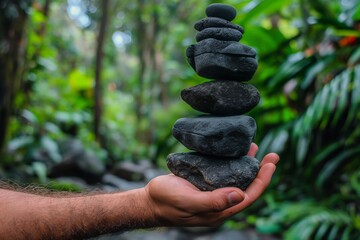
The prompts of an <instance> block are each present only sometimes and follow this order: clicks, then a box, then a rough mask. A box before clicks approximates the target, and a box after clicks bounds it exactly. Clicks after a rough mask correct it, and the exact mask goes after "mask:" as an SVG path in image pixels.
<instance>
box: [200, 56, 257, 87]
mask: <svg viewBox="0 0 360 240" xmlns="http://www.w3.org/2000/svg"><path fill="white" fill-rule="evenodd" d="M194 63H195V67H196V73H197V74H198V75H199V76H201V77H204V78H208V79H227V80H235V81H249V80H250V79H251V78H252V77H253V76H254V73H255V71H256V69H257V61H256V59H255V58H251V57H241V56H236V55H226V54H221V53H204V54H202V55H200V56H196V57H195V59H194Z"/></svg>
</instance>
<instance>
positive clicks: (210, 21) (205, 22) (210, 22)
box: [194, 17, 244, 33]
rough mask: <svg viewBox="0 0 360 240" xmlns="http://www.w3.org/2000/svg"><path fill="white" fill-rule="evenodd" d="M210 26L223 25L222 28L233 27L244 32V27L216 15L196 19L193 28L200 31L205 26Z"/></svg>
mask: <svg viewBox="0 0 360 240" xmlns="http://www.w3.org/2000/svg"><path fill="white" fill-rule="evenodd" d="M212 27H220V28H221V27H223V28H233V29H236V30H239V31H240V32H242V33H244V28H243V27H241V26H239V25H237V24H235V23H232V22H229V21H227V20H225V19H222V18H217V17H208V18H204V19H201V20H199V21H197V22H196V23H195V25H194V28H195V29H196V30H198V31H202V30H204V29H205V28H212Z"/></svg>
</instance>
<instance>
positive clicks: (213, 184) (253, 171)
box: [167, 153, 259, 191]
mask: <svg viewBox="0 0 360 240" xmlns="http://www.w3.org/2000/svg"><path fill="white" fill-rule="evenodd" d="M167 166H168V168H169V169H170V171H171V172H172V173H174V174H175V175H176V176H179V177H182V178H184V179H186V180H188V181H189V182H191V183H192V184H193V185H195V186H196V187H197V188H199V189H200V190H205V191H212V190H214V189H217V188H222V187H238V188H240V189H242V190H245V189H246V188H247V187H248V186H249V185H250V183H251V182H252V181H253V180H254V179H255V177H256V175H257V173H258V171H259V161H258V160H257V159H255V158H253V157H249V156H243V157H240V158H236V159H235V158H233V159H224V158H221V157H213V156H204V155H201V154H198V153H172V154H170V155H169V156H168V157H167Z"/></svg>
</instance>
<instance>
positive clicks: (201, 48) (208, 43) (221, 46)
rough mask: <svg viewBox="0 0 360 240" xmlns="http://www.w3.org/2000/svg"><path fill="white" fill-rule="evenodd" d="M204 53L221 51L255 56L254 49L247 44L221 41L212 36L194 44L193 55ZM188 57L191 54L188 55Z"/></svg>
mask: <svg viewBox="0 0 360 240" xmlns="http://www.w3.org/2000/svg"><path fill="white" fill-rule="evenodd" d="M204 53H223V54H230V55H236V56H243V57H253V58H255V57H256V51H255V50H254V49H253V48H251V47H249V46H246V45H243V44H241V43H238V42H235V41H221V40H216V39H213V38H209V39H205V40H203V41H201V42H199V43H198V44H196V45H195V48H194V51H193V54H194V55H193V56H198V55H201V54H204ZM189 54H190V53H189ZM188 57H191V56H190V55H189V56H188Z"/></svg>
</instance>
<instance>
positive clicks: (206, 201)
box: [145, 143, 279, 226]
mask: <svg viewBox="0 0 360 240" xmlns="http://www.w3.org/2000/svg"><path fill="white" fill-rule="evenodd" d="M257 150H258V146H257V145H256V144H254V143H253V144H252V145H251V147H250V150H249V153H248V155H249V156H252V157H254V156H255V154H256V152H257ZM278 161H279V156H278V155H277V154H275V153H270V154H268V155H266V156H265V157H264V159H263V160H262V162H261V165H260V170H259V173H258V175H257V177H256V178H255V179H254V181H253V182H252V183H251V184H250V186H249V187H248V188H247V189H246V191H241V190H240V189H239V188H235V187H226V188H220V189H216V190H214V191H209V192H203V191H200V190H199V189H198V188H196V187H195V186H194V185H192V184H191V183H190V182H188V181H186V180H185V179H183V178H180V177H176V176H174V175H172V174H170V175H164V176H160V177H157V178H154V179H153V180H152V181H150V182H149V184H148V185H147V186H146V187H145V192H146V194H147V196H148V200H149V204H150V207H151V208H152V211H153V212H154V215H155V216H156V219H158V220H159V221H160V225H161V226H217V225H219V224H220V223H222V222H223V221H224V220H225V219H226V218H228V217H230V216H232V215H234V214H236V213H238V212H240V211H242V210H244V209H245V208H247V207H248V206H250V205H251V204H252V203H253V202H254V201H255V200H256V199H258V198H259V197H260V196H261V194H262V193H263V192H264V191H265V189H266V187H267V186H268V185H269V183H270V181H271V177H272V175H273V173H274V171H275V169H276V163H277V162H278Z"/></svg>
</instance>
